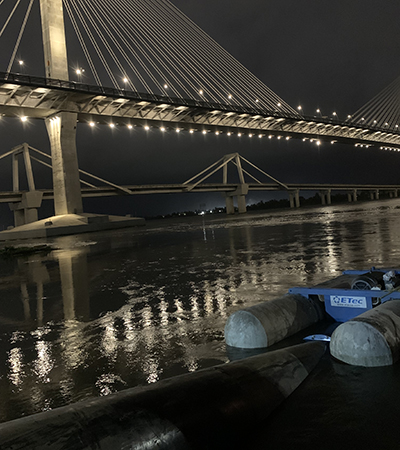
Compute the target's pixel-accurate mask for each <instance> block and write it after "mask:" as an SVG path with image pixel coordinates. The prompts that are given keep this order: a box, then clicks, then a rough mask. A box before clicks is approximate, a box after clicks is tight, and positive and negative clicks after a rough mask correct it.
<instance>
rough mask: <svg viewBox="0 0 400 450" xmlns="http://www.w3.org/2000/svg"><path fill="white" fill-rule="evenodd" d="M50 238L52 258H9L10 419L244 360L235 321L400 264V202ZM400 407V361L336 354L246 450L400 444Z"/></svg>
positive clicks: (1, 411) (5, 293) (0, 380)
mask: <svg viewBox="0 0 400 450" xmlns="http://www.w3.org/2000/svg"><path fill="white" fill-rule="evenodd" d="M39 242H40V241H35V243H36V244H37V243H39ZM48 242H50V243H51V245H52V246H53V247H54V250H53V251H51V252H50V253H47V254H34V255H30V256H21V257H18V258H16V257H12V258H2V259H1V261H0V264H1V265H0V280H1V283H0V289H1V300H0V398H1V402H0V421H1V422H4V421H8V420H11V419H14V418H18V417H22V416H26V415H30V414H33V413H36V412H39V411H44V410H48V409H53V408H56V407H59V406H62V405H66V404H70V403H73V402H76V401H81V400H83V399H85V398H89V397H94V396H104V395H108V394H110V393H112V392H116V391H119V390H122V389H126V388H129V387H133V386H137V385H139V384H142V385H145V384H148V383H155V382H157V381H158V380H160V379H162V378H168V377H171V376H174V375H178V374H181V373H185V372H190V371H195V370H198V369H201V368H205V367H210V366H213V365H216V364H221V363H226V362H228V361H229V360H230V359H234V358H237V357H241V356H243V354H240V352H232V351H229V349H227V348H226V346H225V343H224V335H223V329H224V325H225V322H226V320H227V317H228V316H229V314H231V313H232V312H234V311H236V310H238V309H240V308H243V307H244V306H250V305H252V304H256V303H259V302H261V301H266V300H269V299H272V298H275V297H277V296H280V295H282V294H284V293H286V292H287V290H288V288H289V287H292V286H311V285H313V284H317V283H319V282H322V281H325V280H327V279H329V278H332V277H335V276H338V275H340V273H341V271H342V270H344V269H367V268H369V267H371V266H377V267H389V266H393V267H399V266H400V200H397V199H393V200H387V201H380V202H378V201H376V202H368V203H352V204H345V205H333V206H329V207H320V208H310V209H298V210H281V211H272V212H271V211H268V212H261V213H257V214H247V215H243V216H235V217H227V216H225V215H223V214H218V215H206V216H198V217H194V218H187V219H185V218H180V219H168V220H164V221H149V222H148V224H147V225H146V226H145V227H140V228H134V229H125V230H119V231H113V232H104V233H93V234H84V235H78V236H68V237H60V238H55V239H52V240H50V241H48ZM25 245H26V243H25ZM244 356H246V355H244ZM398 400H400V370H399V367H398V365H396V366H393V367H390V368H379V369H364V368H355V367H350V366H346V365H344V364H340V363H338V362H335V361H332V360H331V358H329V355H328V356H326V357H324V360H323V361H322V362H321V364H320V365H319V366H318V367H317V369H316V370H315V371H314V372H313V373H312V374H311V375H310V377H309V378H308V379H307V380H306V381H305V382H304V383H303V385H302V386H301V387H300V388H299V389H298V390H297V391H296V392H295V393H294V394H293V395H292V396H291V397H290V398H289V399H287V400H286V401H285V403H284V404H283V405H282V406H281V407H280V408H279V409H278V410H277V411H276V414H275V415H274V416H273V417H271V419H270V421H269V423H268V424H265V427H264V428H263V430H262V432H261V433H260V432H258V433H254V434H253V433H252V436H253V438H254V439H255V443H254V445H253V447H249V448H266V447H264V446H263V445H262V444H261V442H263V443H265V442H268V443H269V446H268V448H292V446H293V448H319V447H317V442H321V439H323V440H324V441H325V440H326V443H325V444H324V448H334V447H335V448H337V445H339V444H340V445H341V448H361V446H362V445H364V444H365V445H364V446H365V447H367V448H373V447H375V448H400V444H397V437H395V436H400V434H399V433H398V429H397V420H395V419H396V416H397V417H399V414H400V407H399V406H398V405H400V402H399V401H398ZM380 430H382V432H381V431H380ZM257 439H260V441H259V442H256V441H257ZM312 443H315V447H314V446H313V445H312ZM350 443H351V445H352V447H350ZM346 444H349V447H347V445H346ZM355 444H356V445H355ZM358 445H360V446H358ZM371 445H373V447H371ZM294 446H295V447H294Z"/></svg>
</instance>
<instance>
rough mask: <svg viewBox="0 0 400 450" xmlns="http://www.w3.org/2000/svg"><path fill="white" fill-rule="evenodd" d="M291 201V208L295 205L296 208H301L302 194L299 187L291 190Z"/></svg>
mask: <svg viewBox="0 0 400 450" xmlns="http://www.w3.org/2000/svg"><path fill="white" fill-rule="evenodd" d="M289 202H290V207H291V208H294V207H295V206H296V208H300V196H299V190H298V189H296V190H295V191H290V192H289Z"/></svg>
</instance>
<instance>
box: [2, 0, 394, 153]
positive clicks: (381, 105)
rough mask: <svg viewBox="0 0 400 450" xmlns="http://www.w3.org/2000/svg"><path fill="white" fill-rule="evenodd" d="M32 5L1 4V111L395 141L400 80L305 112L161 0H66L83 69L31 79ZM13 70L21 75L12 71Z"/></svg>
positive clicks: (71, 40) (10, 0) (70, 37)
mask: <svg viewBox="0 0 400 450" xmlns="http://www.w3.org/2000/svg"><path fill="white" fill-rule="evenodd" d="M38 4H39V1H38V0H37V1H34V0H30V1H29V3H28V2H26V3H20V2H19V1H18V0H3V1H1V2H0V8H1V10H3V11H4V13H3V14H4V15H2V17H3V26H2V29H1V30H0V42H2V41H1V38H2V37H3V36H2V35H4V37H3V39H4V38H5V37H6V34H7V32H8V31H9V29H13V27H15V28H16V29H14V33H12V30H10V31H9V34H8V36H10V37H9V39H13V40H11V42H12V43H13V44H14V45H8V46H3V47H2V52H3V51H4V52H5V49H6V48H8V55H7V56H8V57H9V59H8V64H7V68H5V69H6V70H5V71H4V72H0V113H1V114H4V115H10V116H19V117H25V116H29V117H40V118H47V117H50V116H52V115H54V114H56V113H57V112H58V111H68V112H73V113H77V114H78V120H79V121H81V122H86V123H89V124H90V123H92V122H100V123H105V124H108V125H111V126H112V125H126V126H128V125H140V126H144V127H145V126H158V127H162V126H164V127H171V128H174V129H179V130H188V131H190V130H193V131H195V130H196V131H200V132H205V133H207V132H210V131H213V132H220V133H223V132H225V133H247V134H248V133H252V134H254V135H260V134H261V135H263V136H266V137H267V138H268V137H275V136H276V137H279V138H281V139H286V138H292V137H295V138H301V139H312V140H315V141H318V140H327V141H335V142H338V141H340V142H347V143H352V144H359V145H363V146H364V145H365V146H370V145H374V146H384V147H392V148H400V133H399V126H400V101H399V92H400V79H399V80H396V81H395V82H394V83H393V84H392V85H390V86H389V87H388V88H386V89H385V90H384V91H382V93H380V94H378V95H377V96H376V98H374V99H373V100H371V101H370V102H368V103H367V104H366V105H365V106H364V107H362V108H360V109H359V110H358V111H356V112H355V113H354V114H352V115H350V116H348V117H346V118H344V119H343V118H341V119H339V118H338V117H337V115H335V113H334V115H333V116H332V117H330V118H329V117H322V116H321V115H320V114H319V115H318V114H317V115H316V116H312V117H308V116H304V115H303V114H302V111H301V110H298V109H296V108H293V107H291V106H290V105H288V104H287V103H286V102H285V101H284V100H283V99H282V98H281V97H279V96H278V95H277V94H275V93H274V92H273V91H272V90H271V89H270V88H268V87H267V86H266V85H265V84H264V83H263V82H261V81H260V80H259V79H257V77H255V76H254V75H253V74H252V73H251V72H250V71H248V70H247V69H246V68H245V67H244V66H242V65H241V64H240V63H239V62H238V61H237V60H236V59H235V58H234V57H232V56H231V55H230V54H229V53H228V52H227V51H225V50H224V49H223V48H222V47H221V46H219V45H218V43H216V42H215V41H213V40H212V38H211V37H210V36H208V35H207V34H206V33H205V32H204V31H202V30H201V29H200V28H199V27H198V26H196V25H195V24H194V23H193V22H192V21H191V20H190V19H189V18H188V17H186V16H185V15H184V14H183V13H182V12H181V11H179V10H178V9H177V8H176V7H175V6H174V5H173V4H172V3H171V2H169V1H166V0H155V1H151V2H149V1H146V0H134V1H126V0H100V1H96V2H94V1H93V0H83V1H80V2H77V1H76V0H63V2H62V4H63V6H64V9H65V15H66V26H67V32H68V31H69V34H68V33H67V43H68V45H70V46H71V48H73V51H74V60H75V59H77V57H76V56H75V54H78V55H79V58H80V60H81V61H84V62H85V64H84V65H85V67H87V69H86V70H85V69H83V68H82V67H81V66H80V65H79V66H78V65H76V67H73V66H71V65H70V66H69V67H67V73H66V74H67V77H64V79H61V80H60V79H57V77H55V76H54V75H55V72H54V71H53V72H52V71H51V69H50V66H49V64H48V62H49V61H47V62H45V65H46V72H45V74H44V75H45V76H41V77H40V76H33V75H34V73H32V72H33V71H34V70H36V71H38V69H39V67H35V68H33V67H30V70H29V74H28V73H25V72H24V70H23V64H19V63H23V61H19V60H18V59H17V58H16V55H17V54H18V52H19V51H20V47H21V45H22V43H23V36H24V31H25V29H26V27H27V26H28V24H29V21H30V20H33V19H31V16H32V15H33V12H32V11H33V10H34V8H35V7H36V8H37V6H38ZM42 9H43V7H42ZM1 10H0V12H1ZM18 13H19V16H18ZM17 16H18V17H17ZM18 25H19V27H18ZM32 26H34V24H32ZM36 26H39V24H38V23H37V24H36ZM68 49H70V47H68ZM71 52H72V50H71V51H70V50H69V53H71ZM69 59H70V60H72V58H71V57H70V58H69ZM6 60H7V58H5V61H6ZM45 61H46V58H45ZM37 65H38V66H39V64H37ZM40 66H41V65H40ZM16 68H17V69H18V72H20V73H19V74H16V73H10V72H13V69H16ZM21 72H23V73H21ZM73 78H74V79H75V81H72V79H73ZM68 80H71V81H68Z"/></svg>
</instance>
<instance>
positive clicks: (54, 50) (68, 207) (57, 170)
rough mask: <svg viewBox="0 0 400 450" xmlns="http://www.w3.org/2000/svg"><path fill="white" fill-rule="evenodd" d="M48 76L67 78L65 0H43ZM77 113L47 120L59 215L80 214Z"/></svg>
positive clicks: (41, 2) (45, 54) (62, 113)
mask: <svg viewBox="0 0 400 450" xmlns="http://www.w3.org/2000/svg"><path fill="white" fill-rule="evenodd" d="M40 16H41V22H42V35H43V50H44V63H45V68H46V78H56V79H59V80H68V79H69V73H68V59H67V47H66V40H65V27H64V13H63V3H62V0H40ZM76 123H77V114H75V113H68V112H59V113H57V114H55V115H54V116H53V117H50V118H48V119H46V128H47V132H48V134H49V139H50V146H51V156H52V166H53V185H54V210H55V214H56V215H63V214H78V213H81V212H82V210H83V208H82V196H81V189H80V181H79V168H78V157H77V154H76Z"/></svg>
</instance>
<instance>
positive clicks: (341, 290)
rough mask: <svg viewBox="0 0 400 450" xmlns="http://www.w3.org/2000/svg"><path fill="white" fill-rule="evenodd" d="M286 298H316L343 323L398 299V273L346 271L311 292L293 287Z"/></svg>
mask: <svg viewBox="0 0 400 450" xmlns="http://www.w3.org/2000/svg"><path fill="white" fill-rule="evenodd" d="M289 293H290V294H300V295H303V296H304V297H307V298H314V299H315V298H318V299H319V300H320V301H322V302H324V303H325V310H326V312H327V313H328V314H329V315H330V316H331V317H332V318H333V319H335V320H336V321H337V322H346V321H347V320H350V319H353V318H354V317H357V316H359V315H360V314H362V313H364V312H366V311H368V310H370V309H372V308H374V307H375V306H378V305H380V304H382V303H384V302H387V301H389V300H394V299H400V270H399V269H375V267H372V268H371V269H370V270H369V271H368V270H363V271H360V270H346V271H344V272H343V275H341V276H339V277H337V278H334V279H332V280H329V281H326V282H325V283H322V284H319V285H317V286H314V287H312V288H303V287H293V288H291V289H289Z"/></svg>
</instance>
